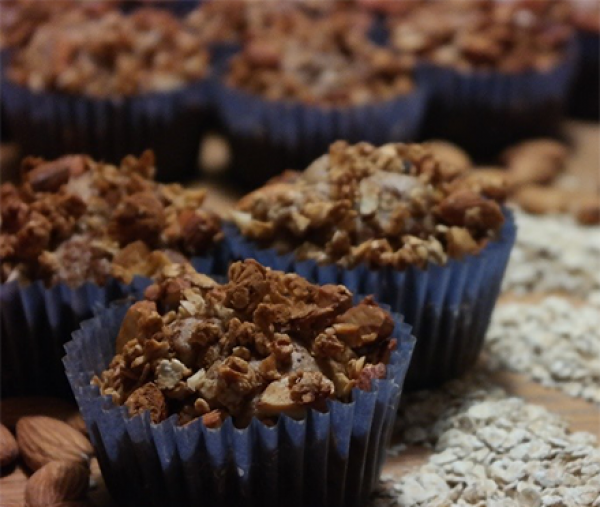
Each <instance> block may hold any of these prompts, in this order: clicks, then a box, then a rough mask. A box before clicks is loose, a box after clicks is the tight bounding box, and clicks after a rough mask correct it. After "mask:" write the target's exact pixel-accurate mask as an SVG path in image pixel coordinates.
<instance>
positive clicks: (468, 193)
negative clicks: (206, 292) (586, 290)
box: [232, 141, 506, 269]
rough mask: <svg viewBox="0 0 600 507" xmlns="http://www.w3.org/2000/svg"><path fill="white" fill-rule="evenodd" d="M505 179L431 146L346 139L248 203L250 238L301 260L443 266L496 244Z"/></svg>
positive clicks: (244, 225) (244, 219)
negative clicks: (441, 155) (446, 157)
mask: <svg viewBox="0 0 600 507" xmlns="http://www.w3.org/2000/svg"><path fill="white" fill-rule="evenodd" d="M505 194H506V188H505V183H504V181H503V180H502V179H498V178H486V177H485V175H483V176H480V177H473V175H472V174H470V173H468V172H467V171H466V169H465V168H464V167H458V166H454V165H452V164H449V163H446V162H444V161H443V160H439V159H437V158H436V157H435V156H434V154H433V152H432V151H431V150H429V149H428V147H427V146H426V145H419V144H401V143H398V144H386V145H384V146H381V147H374V146H372V145H370V144H367V143H359V144H356V145H349V144H347V143H346V142H344V141H338V142H336V143H334V144H333V145H331V147H330V151H329V154H328V155H325V156H323V157H321V158H319V159H317V160H316V161H315V162H314V163H313V164H312V165H311V166H309V167H308V168H307V169H306V171H305V172H304V173H303V174H298V173H293V172H289V173H286V174H284V175H283V176H282V177H280V178H278V179H276V180H274V181H272V182H270V183H268V184H267V185H266V186H264V187H263V188H260V189H258V190H256V191H254V192H252V193H251V194H249V195H247V196H245V197H244V198H242V200H241V201H240V202H239V203H238V205H237V209H236V210H235V211H234V212H233V214H232V218H233V220H234V222H235V224H236V225H237V226H238V227H239V229H240V230H241V232H242V234H243V235H244V236H246V237H248V238H250V239H252V240H254V241H256V242H258V243H259V244H260V245H263V246H265V247H274V248H276V249H277V250H278V251H280V252H290V251H294V252H295V254H296V256H297V258H299V259H301V260H304V259H314V260H316V261H317V262H319V263H323V264H327V263H338V264H340V265H342V266H345V267H352V266H355V265H357V264H359V263H362V262H365V263H367V264H368V265H370V266H374V267H382V266H393V267H394V268H396V269H404V268H406V267H407V266H409V265H417V266H419V267H426V265H427V263H429V262H432V263H436V264H444V263H445V262H447V260H448V259H449V258H461V257H462V256H464V255H465V254H475V253H478V252H480V251H481V249H482V248H483V247H485V245H486V244H487V243H488V242H489V241H490V240H493V239H494V238H495V237H496V236H497V234H498V232H499V230H500V228H501V227H502V224H503V223H504V216H503V213H502V209H501V207H500V204H499V203H500V202H502V200H503V199H504V197H505Z"/></svg>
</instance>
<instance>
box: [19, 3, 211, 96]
mask: <svg viewBox="0 0 600 507" xmlns="http://www.w3.org/2000/svg"><path fill="white" fill-rule="evenodd" d="M201 42H202V41H201V37H200V36H199V35H198V34H196V33H194V32H193V31H191V30H188V29H186V28H185V26H184V23H183V22H182V21H181V20H179V19H178V18H177V17H175V16H174V15H172V14H170V13H169V12H167V11H164V10H159V9H152V8H141V9H138V10H136V11H134V12H133V13H132V14H130V15H125V14H122V13H121V12H120V11H118V10H115V11H110V12H107V13H105V14H104V15H102V16H101V17H98V18H94V17H85V16H84V17H82V16H81V15H80V12H79V11H74V12H72V13H71V12H69V13H67V14H65V15H64V16H62V17H57V18H53V19H52V22H50V23H46V24H44V25H42V26H40V27H38V28H37V30H36V31H35V33H34V34H33V35H32V37H31V39H30V40H29V42H28V43H27V44H26V45H25V46H24V47H23V48H20V49H18V50H17V51H16V53H15V55H14V58H12V59H11V63H10V66H9V69H8V77H9V79H11V80H12V81H14V82H16V83H18V84H20V85H23V86H27V87H29V88H31V89H32V90H34V91H42V90H43V91H48V90H50V91H59V92H65V93H82V94H85V95H89V96H93V97H107V96H128V95H135V94H142V93H150V92H165V91H171V90H174V89H177V88H181V87H183V86H185V85H187V84H188V83H190V82H193V81H196V80H199V79H202V78H203V77H205V76H206V74H207V72H208V63H209V55H208V51H207V50H206V49H204V48H203V46H202V43H201Z"/></svg>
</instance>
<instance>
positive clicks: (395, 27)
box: [390, 0, 572, 72]
mask: <svg viewBox="0 0 600 507" xmlns="http://www.w3.org/2000/svg"><path fill="white" fill-rule="evenodd" d="M570 18H571V7H570V6H569V4H568V2H564V1H560V0H559V1H553V0H536V1H529V0H508V1H503V2H496V1H487V0H445V1H434V2H420V3H417V4H415V6H414V8H413V9H411V10H410V11H409V12H408V13H405V14H404V15H403V16H399V17H396V18H392V20H391V22H390V42H391V44H392V45H393V46H394V47H395V48H396V49H398V50H399V51H401V52H402V53H403V54H406V53H408V54H411V55H414V56H415V57H417V58H420V59H424V60H427V61H430V62H432V63H435V64H438V65H442V66H448V67H454V68H456V69H459V70H463V71H471V70H474V69H487V70H489V69H497V70H500V71H502V72H522V71H526V70H538V71H545V70H548V69H550V68H552V67H554V66H555V65H556V64H558V63H559V62H560V61H562V59H563V58H564V55H565V50H566V47H567V44H568V41H569V39H570V38H571V36H572V28H571V26H570Z"/></svg>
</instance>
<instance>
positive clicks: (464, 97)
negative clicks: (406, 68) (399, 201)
mask: <svg viewBox="0 0 600 507" xmlns="http://www.w3.org/2000/svg"><path fill="white" fill-rule="evenodd" d="M388 27H389V40H388V43H389V45H390V46H391V47H393V48H395V49H396V50H397V51H398V52H399V53H400V54H403V55H406V54H408V55H412V56H414V57H415V58H416V59H417V60H418V62H419V66H418V69H419V71H418V75H419V76H420V77H421V78H422V79H423V80H424V81H426V82H427V83H428V84H429V85H430V86H431V90H432V104H431V107H430V109H429V114H428V118H427V121H426V126H425V137H429V138H444V139H449V140H451V141H454V142H456V143H458V144H460V145H461V146H463V147H464V148H466V149H467V150H468V151H469V153H471V154H472V155H475V156H476V157H477V158H479V159H482V160H487V161H490V160H491V159H493V157H494V155H496V154H497V153H498V152H499V151H500V150H501V149H503V148H505V147H506V146H508V145H510V144H513V143H515V142H518V141H520V140H522V139H523V138H531V137H547V136H554V135H556V134H558V133H559V129H560V126H561V119H562V117H563V113H564V106H565V101H566V99H567V95H568V91H569V86H570V82H571V79H572V77H573V73H574V70H575V66H576V57H577V51H576V47H575V44H574V42H575V41H574V32H573V29H572V26H571V24H570V6H569V4H568V2H565V1H561V0H539V1H534V2H531V1H527V0H507V1H501V0H447V1H432V2H422V3H419V4H418V5H417V6H415V8H414V9H411V10H410V12H408V13H406V14H405V15H403V16H399V17H396V18H394V17H391V19H390V22H389V25H388Z"/></svg>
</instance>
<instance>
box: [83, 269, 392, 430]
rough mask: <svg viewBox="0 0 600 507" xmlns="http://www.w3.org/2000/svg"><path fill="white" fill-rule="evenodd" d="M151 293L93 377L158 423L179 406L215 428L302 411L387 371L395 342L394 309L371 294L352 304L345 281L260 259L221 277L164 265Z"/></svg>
mask: <svg viewBox="0 0 600 507" xmlns="http://www.w3.org/2000/svg"><path fill="white" fill-rule="evenodd" d="M145 297H146V298H145V300H144V301H141V302H138V303H136V304H134V305H133V306H132V307H131V308H130V309H129V311H128V312H127V315H126V316H125V319H124V321H123V324H122V327H121V330H120V333H119V335H118V337H117V339H116V352H117V354H116V355H115V357H114V358H113V360H112V361H111V363H110V365H109V367H108V368H107V369H106V370H105V371H104V372H103V373H102V374H101V375H100V377H96V378H95V379H94V380H93V383H95V384H96V385H99V386H100V390H101V392H102V394H103V395H110V396H112V398H113V400H114V401H115V403H117V404H120V405H125V406H127V407H128V409H129V411H130V413H131V414H138V413H140V412H143V411H149V412H150V417H151V419H152V421H153V422H155V423H158V422H160V421H163V420H164V419H166V418H167V417H169V416H170V415H172V414H177V415H178V418H179V422H180V423H181V424H186V423H188V422H190V421H192V420H194V419H196V418H198V417H202V419H203V421H204V424H206V425H207V426H208V427H217V426H219V425H220V424H221V423H222V422H223V420H224V419H225V418H227V417H232V418H233V421H234V423H235V424H236V426H238V427H243V426H246V425H248V424H249V423H250V420H251V419H252V417H257V418H258V419H260V420H262V421H263V422H265V423H267V424H270V423H273V422H275V420H276V419H277V417H278V416H279V415H281V414H286V415H289V416H290V417H294V418H301V417H303V416H304V415H305V414H306V411H307V409H310V408H314V409H316V410H320V411H323V410H326V401H327V400H329V399H337V400H341V401H348V400H349V399H350V398H351V392H352V389H353V388H355V387H357V388H359V389H364V390H368V389H370V388H371V381H372V380H373V379H380V378H385V376H386V371H387V369H386V364H387V363H388V362H389V357H390V354H391V351H392V350H393V349H394V348H395V347H396V340H395V339H394V338H392V337H391V335H392V332H393V330H394V321H393V319H392V317H391V316H390V314H388V313H387V312H386V311H384V310H383V309H382V308H380V307H379V306H378V305H377V304H376V303H375V302H374V301H373V300H372V299H371V298H370V297H369V298H366V299H364V300H363V301H361V302H360V303H358V304H353V301H352V293H351V292H350V291H349V290H348V289H346V288H345V287H343V286H341V285H337V286H336V285H324V286H318V285H312V284H310V283H308V282H307V281H306V280H305V279H303V278H302V277H300V276H298V275H296V274H286V273H283V272H279V271H272V270H270V269H268V268H265V267H263V266H261V265H260V264H258V263H257V262H256V261H254V260H247V261H244V262H238V263H235V264H232V265H231V267H230V269H229V282H228V283H226V284H224V285H219V284H218V283H216V282H215V281H213V280H212V279H210V278H208V277H206V276H204V275H201V274H199V273H196V272H195V271H193V269H191V268H190V267H189V266H187V265H180V264H172V265H169V266H166V267H165V268H164V269H163V270H162V272H161V273H160V275H159V276H158V277H157V279H156V282H155V284H154V285H152V286H150V287H148V289H147V290H146V294H145Z"/></svg>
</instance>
